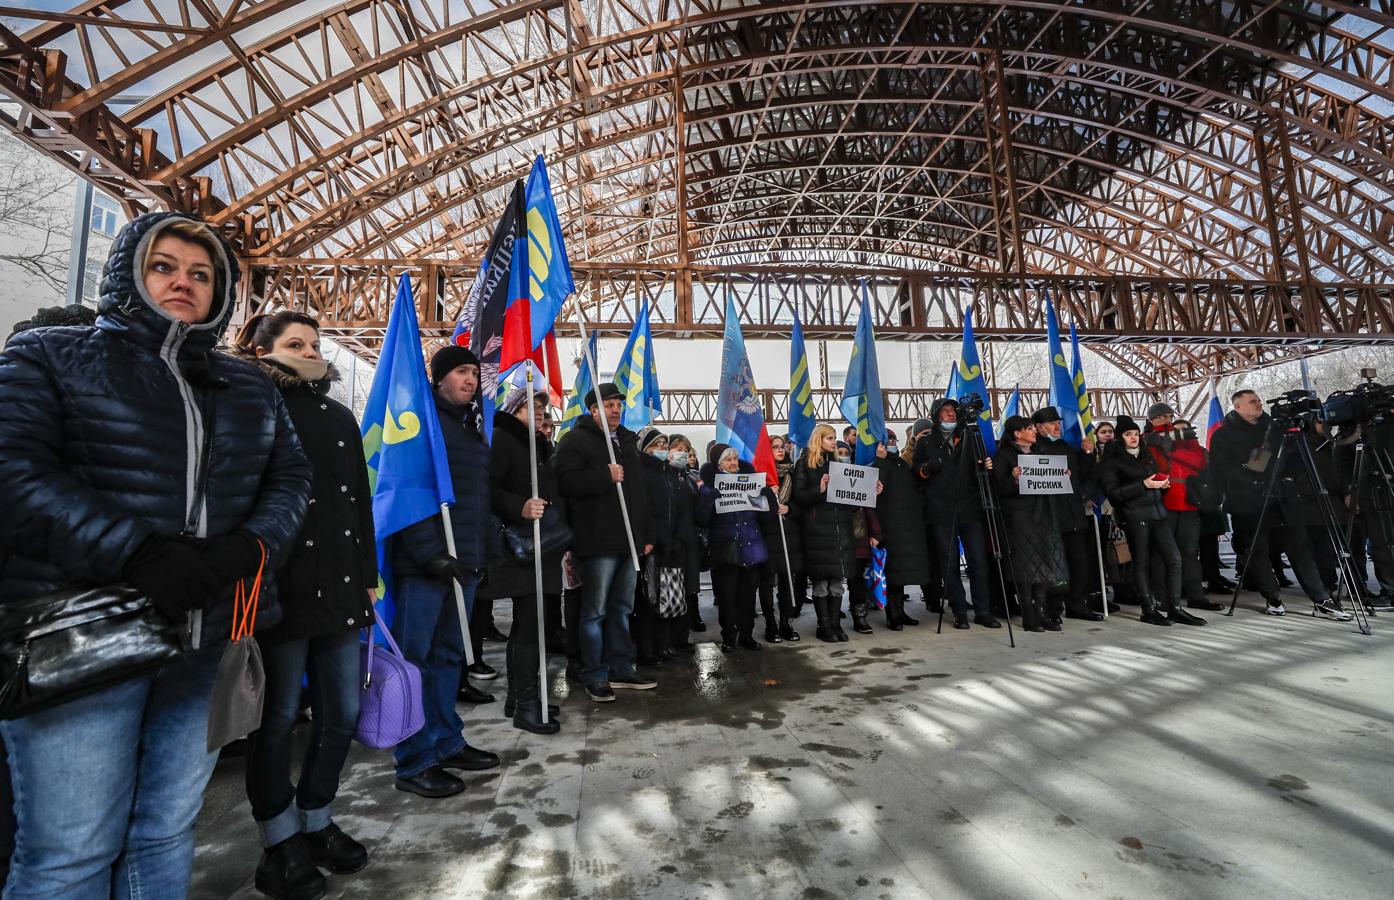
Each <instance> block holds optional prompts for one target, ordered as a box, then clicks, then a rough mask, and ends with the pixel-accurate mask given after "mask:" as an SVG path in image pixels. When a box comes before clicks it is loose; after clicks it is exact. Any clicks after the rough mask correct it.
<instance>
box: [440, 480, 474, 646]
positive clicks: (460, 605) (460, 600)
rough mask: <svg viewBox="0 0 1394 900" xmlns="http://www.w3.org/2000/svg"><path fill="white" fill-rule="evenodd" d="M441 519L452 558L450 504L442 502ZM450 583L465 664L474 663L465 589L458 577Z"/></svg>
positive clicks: (453, 556) (453, 541)
mask: <svg viewBox="0 0 1394 900" xmlns="http://www.w3.org/2000/svg"><path fill="white" fill-rule="evenodd" d="M440 520H441V524H443V525H444V526H445V549H446V552H448V553H449V554H450V556H451V558H452V559H458V558H459V557H457V556H455V530H454V529H453V528H451V527H450V506H449V505H448V504H445V503H442V504H441V505H440ZM450 584H451V586H452V587H453V588H455V610H456V611H457V612H458V613H459V614H460V637H461V638H463V639H464V641H465V665H466V666H472V665H474V642H473V641H471V640H470V616H469V611H468V610H466V609H465V589H464V588H463V587H461V585H460V580H459V579H458V578H451V579H450Z"/></svg>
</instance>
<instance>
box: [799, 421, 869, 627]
mask: <svg viewBox="0 0 1394 900" xmlns="http://www.w3.org/2000/svg"><path fill="white" fill-rule="evenodd" d="M836 449H837V432H836V431H834V430H833V427H832V426H831V425H819V426H817V427H815V428H814V429H813V434H812V436H811V437H810V438H809V440H808V450H807V451H806V452H805V453H804V456H803V458H802V459H800V460H799V462H798V464H797V465H795V466H794V491H793V499H794V502H793V504H792V505H793V506H794V507H795V508H796V509H798V510H799V513H800V517H801V522H800V524H801V529H800V534H801V535H802V540H803V552H804V571H805V572H807V573H808V579H809V582H810V585H811V591H812V599H813V610H814V612H815V613H817V615H818V631H817V635H818V639H819V640H820V641H826V642H828V643H832V642H834V641H846V640H847V633H846V632H845V631H843V630H842V624H841V622H839V620H838V614H839V612H840V611H841V607H842V586H843V584H844V583H845V581H846V580H847V579H848V578H850V577H852V575H853V574H855V573H856V571H857V561H856V557H855V549H856V545H855V543H854V541H853V538H852V507H850V506H844V505H842V504H840V503H829V502H828V466H829V464H830V462H831V461H832V459H833V454H834V453H835V452H836Z"/></svg>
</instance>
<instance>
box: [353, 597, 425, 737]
mask: <svg viewBox="0 0 1394 900" xmlns="http://www.w3.org/2000/svg"><path fill="white" fill-rule="evenodd" d="M373 621H374V622H375V623H376V624H377V627H378V628H381V629H382V634H383V637H385V638H387V647H383V646H374V645H373V628H372V627H371V626H369V628H368V642H367V643H366V644H361V645H360V646H361V647H362V649H363V657H362V659H363V665H362V671H363V696H362V698H361V699H360V701H359V705H358V729H357V731H356V732H355V733H354V735H353V736H354V738H355V739H356V740H357V741H358V743H360V744H363V745H364V746H367V747H372V748H374V749H375V750H387V749H390V748H392V747H395V746H397V745H398V744H400V743H401V742H402V741H405V740H406V739H407V738H409V737H411V736H412V735H413V734H416V733H417V732H418V731H420V730H421V729H422V727H423V726H424V725H425V724H426V711H425V709H424V708H423V707H422V705H421V672H420V671H419V670H418V669H417V668H416V666H414V665H412V664H411V663H409V662H407V661H406V658H405V657H403V656H402V651H401V650H399V649H398V648H397V642H396V641H394V640H393V639H392V632H391V631H390V630H388V629H387V628H385V627H384V626H383V624H382V620H381V619H379V618H378V611H377V610H376V609H374V610H373Z"/></svg>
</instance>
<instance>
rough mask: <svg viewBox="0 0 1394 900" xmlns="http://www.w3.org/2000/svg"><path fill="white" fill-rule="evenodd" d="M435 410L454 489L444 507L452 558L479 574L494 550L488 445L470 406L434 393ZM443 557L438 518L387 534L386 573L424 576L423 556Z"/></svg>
mask: <svg viewBox="0 0 1394 900" xmlns="http://www.w3.org/2000/svg"><path fill="white" fill-rule="evenodd" d="M436 412H438V413H439V414H440V430H441V436H442V437H443V438H444V440H445V457H446V460H447V461H448V462H449V464H450V484H451V486H452V487H453V488H454V490H455V505H454V506H452V507H451V508H450V530H451V533H452V534H453V535H454V537H455V558H456V559H458V560H460V562H462V563H464V564H465V567H466V568H469V569H476V570H478V571H479V573H480V574H481V575H482V574H483V573H484V570H485V569H487V568H488V566H489V562H490V561H491V560H492V559H494V558H496V557H497V556H498V555H499V550H500V545H499V538H498V533H497V531H496V530H495V526H494V524H493V520H492V519H491V518H490V516H491V515H492V511H491V510H490V508H489V445H488V444H486V443H484V435H483V434H482V433H481V432H480V428H479V422H478V421H477V407H476V405H475V404H471V405H470V407H469V408H468V409H461V408H460V407H457V406H451V405H450V404H448V403H445V402H444V401H442V400H441V399H440V398H439V397H436ZM448 555H449V550H448V549H447V547H446V545H445V529H444V528H443V527H442V526H441V520H440V516H431V517H430V518H429V519H422V520H421V521H420V522H417V523H416V524H415V525H411V526H408V527H406V528H404V529H402V530H401V531H399V532H397V534H395V535H393V538H392V573H393V575H394V576H402V575H424V574H425V572H426V570H425V569H424V568H423V567H424V566H425V564H426V562H427V561H428V560H430V559H431V558H432V557H436V556H448Z"/></svg>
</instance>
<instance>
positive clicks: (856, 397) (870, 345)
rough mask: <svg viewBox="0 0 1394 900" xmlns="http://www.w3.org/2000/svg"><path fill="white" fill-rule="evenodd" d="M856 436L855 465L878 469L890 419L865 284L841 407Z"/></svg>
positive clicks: (864, 285) (853, 459) (869, 300)
mask: <svg viewBox="0 0 1394 900" xmlns="http://www.w3.org/2000/svg"><path fill="white" fill-rule="evenodd" d="M838 408H839V409H841V410H842V414H843V415H844V416H846V417H847V421H848V422H851V423H852V427H853V428H854V429H855V431H856V434H855V438H856V442H857V444H856V447H855V449H854V455H853V458H852V461H853V462H854V463H856V464H857V465H859V466H874V465H876V445H877V444H880V443H882V442H883V441H885V440H886V417H885V414H884V412H883V409H882V405H881V374H880V371H879V370H878V369H877V366H876V335H875V333H874V332H873V331H872V328H871V298H870V295H869V294H868V292H867V287H866V283H865V282H863V283H862V311H861V316H860V317H859V318H858V320H857V334H856V337H855V338H853V340H852V359H851V360H850V361H848V363H847V382H846V385H845V386H844V387H843V389H842V402H841V403H839V404H838Z"/></svg>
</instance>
